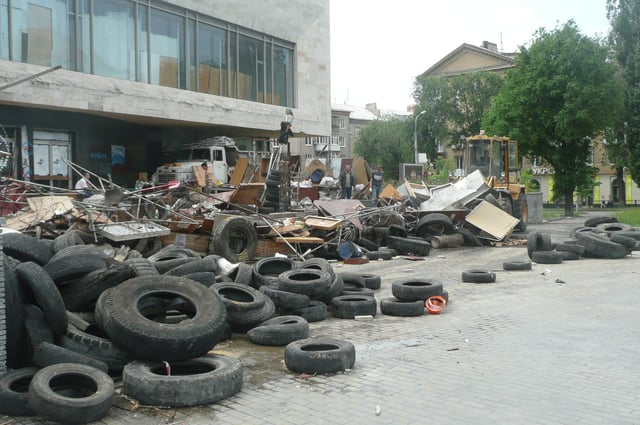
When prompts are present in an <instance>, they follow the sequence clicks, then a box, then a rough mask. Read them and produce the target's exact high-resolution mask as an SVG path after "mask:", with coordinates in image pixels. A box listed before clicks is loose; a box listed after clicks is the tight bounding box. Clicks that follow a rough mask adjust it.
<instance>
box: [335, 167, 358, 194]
mask: <svg viewBox="0 0 640 425" xmlns="http://www.w3.org/2000/svg"><path fill="white" fill-rule="evenodd" d="M338 184H339V185H340V189H341V190H342V193H341V196H340V198H341V199H351V192H352V190H353V188H354V187H355V186H356V177H355V176H354V175H353V173H352V172H351V164H345V166H344V169H343V170H342V172H341V173H340V176H339V177H338Z"/></svg>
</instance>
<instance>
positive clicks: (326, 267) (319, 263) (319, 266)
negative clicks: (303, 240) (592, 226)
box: [298, 232, 640, 280]
mask: <svg viewBox="0 0 640 425" xmlns="http://www.w3.org/2000/svg"><path fill="white" fill-rule="evenodd" d="M638 233H640V232H638ZM298 268H299V269H316V270H322V271H325V272H327V273H329V274H330V275H331V279H332V280H333V279H334V278H335V276H336V272H335V270H333V266H332V265H331V263H329V261H328V260H327V259H325V258H321V257H317V258H309V259H307V260H304V261H303V262H301V263H299V264H298Z"/></svg>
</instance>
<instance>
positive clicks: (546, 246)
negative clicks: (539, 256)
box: [527, 232, 553, 260]
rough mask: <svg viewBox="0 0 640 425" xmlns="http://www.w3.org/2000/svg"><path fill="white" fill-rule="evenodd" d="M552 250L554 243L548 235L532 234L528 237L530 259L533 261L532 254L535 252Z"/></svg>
mask: <svg viewBox="0 0 640 425" xmlns="http://www.w3.org/2000/svg"><path fill="white" fill-rule="evenodd" d="M552 249H553V243H552V242H551V236H550V235H549V234H548V233H542V232H531V233H529V235H528V236H527V254H528V255H529V258H530V259H532V260H533V257H532V256H531V254H532V253H533V252H534V251H551V250H552Z"/></svg>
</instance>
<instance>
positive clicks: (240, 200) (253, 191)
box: [229, 183, 264, 205]
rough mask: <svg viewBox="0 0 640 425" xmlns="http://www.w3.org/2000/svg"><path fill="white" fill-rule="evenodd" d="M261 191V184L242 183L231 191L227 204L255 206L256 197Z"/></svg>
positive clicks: (262, 185) (262, 186) (262, 187)
mask: <svg viewBox="0 0 640 425" xmlns="http://www.w3.org/2000/svg"><path fill="white" fill-rule="evenodd" d="M263 189H264V184H263V183H243V184H241V185H240V186H239V187H237V188H236V190H234V191H233V193H232V195H231V197H230V198H229V202H231V203H232V204H241V205H255V204H256V203H257V201H258V195H260V192H262V190H263Z"/></svg>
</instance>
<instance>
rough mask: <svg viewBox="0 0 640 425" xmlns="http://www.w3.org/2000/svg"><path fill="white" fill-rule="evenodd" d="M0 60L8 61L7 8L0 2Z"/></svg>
mask: <svg viewBox="0 0 640 425" xmlns="http://www.w3.org/2000/svg"><path fill="white" fill-rule="evenodd" d="M0 59H5V60H8V59H9V6H8V5H7V0H0Z"/></svg>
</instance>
